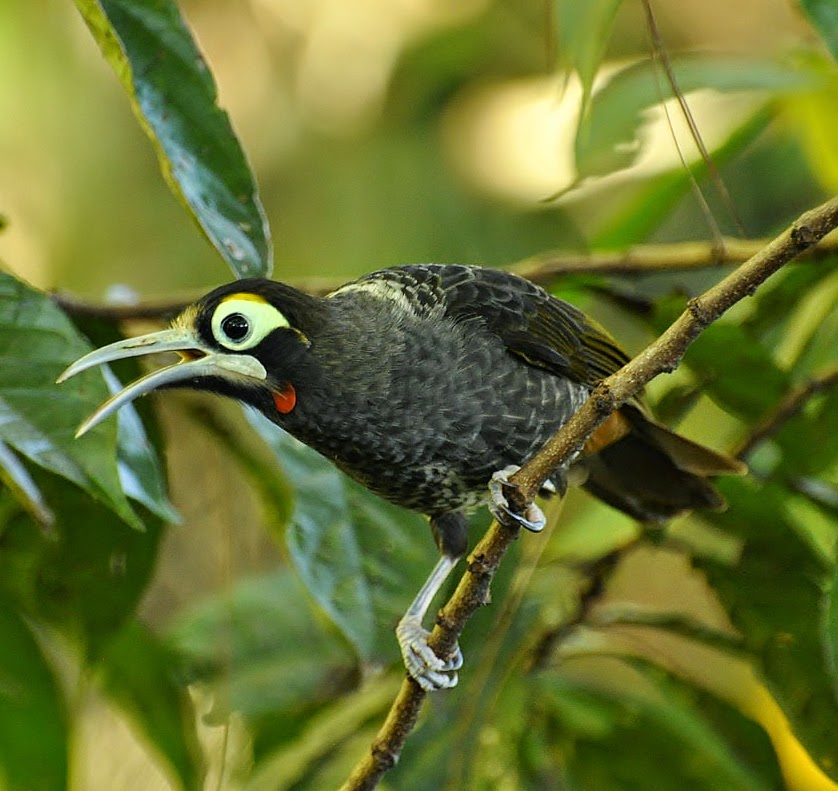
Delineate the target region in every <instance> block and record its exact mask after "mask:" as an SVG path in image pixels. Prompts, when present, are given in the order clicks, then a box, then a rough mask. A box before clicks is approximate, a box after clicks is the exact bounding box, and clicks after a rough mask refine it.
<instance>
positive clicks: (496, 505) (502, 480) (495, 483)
mask: <svg viewBox="0 0 838 791" xmlns="http://www.w3.org/2000/svg"><path fill="white" fill-rule="evenodd" d="M520 469H521V468H520V467H518V466H516V465H514V464H512V465H510V466H509V467H504V469H502V470H498V471H497V472H496V473H495V474H494V475H493V476H492V480H491V481H489V494H490V496H491V501H490V503H489V510H490V511H491V512H492V515H493V516H494V517H495V518H496V519H497V520H498V521H499V522H503V523H507V524H508V521H507V520H509V519H512V520H514V521H515V522H516V523H517V524H518V525H520V526H521V527H524V528H526V529H527V530H529V531H531V532H533V533H540V532H541V531H542V530H544V525H546V524H547V520H546V518H545V517H544V512H543V511H542V510H541V509H540V508H539V507H538V506H537V505H536V504H535V503H530V504H529V506H528V507H527V512H526V513H525V514H523V515H521V514H516V513H515V512H514V511H512V509H511V508H510V507H509V500H507V499H506V495H505V494H504V493H503V490H504V487H509V488H514V487H515V484H514V483H511V482H510V480H509V476H510V475H514V474H515V473H516V472H518V470H520Z"/></svg>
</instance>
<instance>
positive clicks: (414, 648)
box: [396, 615, 463, 692]
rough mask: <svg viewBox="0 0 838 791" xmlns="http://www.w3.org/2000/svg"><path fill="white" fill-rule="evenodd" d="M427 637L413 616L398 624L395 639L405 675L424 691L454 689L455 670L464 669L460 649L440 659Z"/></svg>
mask: <svg viewBox="0 0 838 791" xmlns="http://www.w3.org/2000/svg"><path fill="white" fill-rule="evenodd" d="M429 635H430V632H428V630H427V629H425V628H423V626H422V622H421V621H420V620H419V619H418V618H416V617H415V616H410V615H406V616H405V617H404V618H402V619H401V621H399V625H398V626H397V627H396V638H397V639H398V641H399V648H401V652H402V658H403V659H404V666H405V667H406V668H407V672H408V673H409V674H410V676H411V678H413V680H414V681H416V683H417V684H419V686H420V687H422V689H424V690H425V691H426V692H434V691H436V690H438V689H450V688H451V687H455V686H457V671H458V670H459V669H460V668H461V667H462V666H463V653H462V651H460V647H459V646H457V647H456V649H455V651H454V653H453V654H452V655H451V656H450V657H448V659H440V658H439V657H438V656H437V655H436V653H434V651H433V649H432V648H431V647H430V646H429V645H428V636H429Z"/></svg>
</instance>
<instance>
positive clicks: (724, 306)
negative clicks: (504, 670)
mask: <svg viewBox="0 0 838 791" xmlns="http://www.w3.org/2000/svg"><path fill="white" fill-rule="evenodd" d="M836 227H838V198H833V199H832V200H830V201H828V202H826V203H824V204H823V205H821V206H819V207H818V208H816V209H813V210H811V211H808V212H806V213H805V214H803V215H802V216H801V217H800V218H799V219H798V220H797V221H796V222H795V223H794V224H793V225H792V226H791V227H790V228H789V229H788V230H786V231H785V232H784V233H783V234H781V235H780V236H778V237H777V238H776V239H774V240H773V241H772V242H771V243H770V244H768V245H767V246H766V247H764V248H763V249H762V250H760V251H759V252H757V253H756V254H755V255H753V256H752V257H751V258H749V259H748V260H747V261H746V262H745V263H744V264H742V266H740V267H739V268H738V269H736V270H735V271H734V272H732V273H731V274H730V275H728V276H727V277H726V278H725V279H724V280H722V281H721V282H720V283H718V284H717V285H716V286H714V287H713V288H711V289H709V290H708V291H706V292H705V293H704V294H702V295H701V296H699V297H696V298H695V299H692V300H690V302H689V304H688V306H687V310H686V311H684V313H683V314H682V315H681V316H680V317H679V318H678V319H677V320H676V321H675V322H674V323H673V324H672V325H671V326H670V327H669V329H668V330H667V331H666V332H665V333H664V334H663V335H661V337H660V338H658V339H657V340H656V341H655V342H654V343H652V344H651V345H650V346H648V347H647V348H646V349H645V350H644V351H643V352H641V353H640V354H639V355H638V356H637V357H635V358H634V359H633V360H632V361H631V362H629V363H628V364H627V365H625V366H624V367H623V368H622V369H621V370H620V371H618V372H617V373H616V374H614V375H613V376H609V377H608V378H607V379H605V380H603V381H602V382H601V383H600V384H599V385H598V386H597V387H596V388H595V389H594V391H593V393H592V394H591V396H590V398H589V399H588V400H587V402H586V403H585V404H584V405H583V406H582V408H581V409H580V410H579V411H578V412H577V413H576V414H575V415H574V416H573V417H572V418H571V419H570V420H569V421H568V422H567V423H566V424H565V425H564V426H563V427H562V428H561V430H560V431H559V432H558V433H557V434H556V435H555V436H554V437H553V438H552V439H551V440H550V441H549V442H547V444H546V445H545V446H544V447H543V448H542V449H541V451H539V453H537V454H536V455H535V456H534V457H533V458H532V459H531V460H530V461H528V462H527V463H526V464H525V465H524V466H523V467H522V468H521V470H520V471H519V472H518V473H516V474H515V475H514V476H513V477H512V479H513V481H514V482H515V483H516V484H517V485H518V487H519V490H518V492H517V494H518V497H516V498H515V499H516V500H517V502H516V503H514V505H515V506H516V507H517V508H519V509H523V508H524V507H525V506H526V504H527V503H528V502H530V501H532V499H533V497H534V496H535V494H536V493H537V492H538V490H539V488H540V487H541V484H542V483H543V482H544V481H545V480H546V479H547V478H548V477H549V476H550V474H551V473H552V472H553V471H554V470H555V469H557V468H558V467H559V466H561V465H562V464H564V463H566V462H567V461H568V460H569V459H570V458H572V456H573V455H574V454H575V453H576V452H577V451H578V450H579V449H580V448H581V447H582V445H583V444H584V443H585V440H586V439H587V438H588V437H589V436H590V435H591V433H592V432H593V431H594V430H595V429H596V427H597V426H598V425H599V424H600V423H602V422H603V421H604V420H605V419H606V418H607V417H608V415H610V414H611V413H612V412H613V411H614V410H615V409H617V408H619V407H620V406H621V405H622V404H623V403H625V402H626V401H627V400H628V399H630V398H631V397H632V396H633V395H635V394H636V393H638V392H639V391H640V390H641V389H642V388H643V386H644V385H646V384H647V383H648V382H649V381H650V380H651V379H653V378H654V377H655V376H657V375H658V374H661V373H667V372H671V371H673V370H675V368H676V367H677V366H678V364H679V363H680V361H681V359H682V357H683V356H684V353H685V351H686V350H687V347H688V346H689V345H690V344H691V343H692V342H693V341H694V340H695V339H696V337H698V335H699V334H700V333H701V331H702V330H703V329H705V328H706V327H707V326H708V325H709V324H710V323H711V322H713V321H715V320H716V319H718V318H719V317H720V316H721V315H722V314H723V313H725V311H727V310H728V309H729V308H730V307H732V306H733V305H734V304H736V303H737V302H738V301H739V300H741V299H743V298H744V297H746V296H749V295H752V294H753V293H754V292H755V291H756V289H757V288H758V287H759V285H760V284H761V283H763V282H764V281H765V280H767V279H768V278H769V277H770V276H771V275H772V274H774V273H775V272H776V271H777V270H778V269H780V268H781V267H782V266H783V265H784V264H786V263H787V262H789V261H791V260H792V259H793V258H795V257H796V256H798V255H800V254H801V253H802V252H803V251H805V250H807V249H808V248H810V247H812V246H813V245H815V244H817V242H818V241H819V240H820V239H822V238H823V237H824V236H825V235H826V234H827V233H829V232H830V231H832V230H833V229H834V228H836ZM517 534H518V529H517V528H509V527H506V526H504V525H502V524H499V523H498V522H497V521H495V522H493V523H492V525H491V526H490V527H489V530H488V531H487V532H486V534H485V535H484V536H483V538H482V539H481V540H480V542H479V543H478V544H477V546H476V547H475V549H474V551H473V552H472V554H471V555H470V556H469V559H468V567H467V570H466V573H465V574H464V575H463V577H462V579H461V580H460V583H459V585H458V586H457V589H456V591H455V592H454V594H453V595H452V596H451V598H450V599H449V601H448V602H447V603H446V604H445V605H444V606H443V608H442V610H441V611H440V613H439V615H438V617H437V624H436V626H435V627H434V630H433V633H432V635H431V637H430V640H429V643H430V645H431V647H432V648H433V649H434V650H435V651H436V652H437V653H439V654H440V655H441V656H445V655H446V654H447V653H448V652H449V651H450V649H452V648H453V646H454V644H455V643H456V641H457V639H458V637H459V635H460V634H461V632H462V631H463V628H464V626H465V624H466V622H467V621H468V620H469V619H470V618H471V617H472V616H473V615H474V613H475V612H476V611H477V610H478V609H479V608H480V607H481V606H483V605H484V604H486V603H487V602H488V600H489V585H490V583H491V581H492V578H493V577H494V574H495V572H496V571H497V569H498V567H499V565H500V563H501V561H502V559H503V556H504V554H505V553H506V551H507V550H508V549H509V547H510V545H511V544H512V542H513V541H514V540H515V538H516V537H517ZM425 696H426V693H425V692H424V691H423V690H422V689H421V687H419V685H418V684H416V683H415V682H414V681H413V680H411V679H405V681H404V682H403V683H402V686H401V689H400V690H399V693H398V695H397V696H396V699H395V700H394V701H393V704H392V706H391V708H390V712H389V714H388V715H387V718H386V720H385V722H384V724H383V725H382V727H381V730H380V731H379V732H378V735H377V736H376V738H375V740H374V741H373V743H372V745H371V748H370V750H369V752H368V753H367V754H366V755H365V756H364V757H363V758H362V759H361V761H359V763H358V764H357V765H356V766H355V768H354V769H353V770H352V773H351V774H350V776H349V778H348V780H347V781H346V783H345V784H344V786H343V789H342V791H361V790H362V789H372V788H375V786H376V785H377V784H378V781H379V780H380V779H381V778H382V777H383V775H384V774H385V773H386V772H387V771H388V770H389V769H391V768H392V767H393V766H395V764H396V762H397V761H398V759H399V755H400V754H401V751H402V749H403V747H404V744H405V742H406V740H407V737H408V736H409V734H410V732H411V730H412V729H413V727H414V726H415V724H416V721H417V719H418V717H419V713H420V710H421V708H422V703H423V702H424V699H425Z"/></svg>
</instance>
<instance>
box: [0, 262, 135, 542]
mask: <svg viewBox="0 0 838 791" xmlns="http://www.w3.org/2000/svg"><path fill="white" fill-rule="evenodd" d="M88 351H90V347H89V346H88V345H87V344H86V343H85V341H84V340H83V339H82V338H81V336H80V335H79V334H78V333H77V332H76V330H75V328H74V327H73V325H72V324H71V323H70V322H69V320H68V319H67V318H66V316H64V314H63V313H62V312H61V311H60V310H59V309H58V308H57V307H56V306H55V305H54V304H53V303H52V302H51V301H50V300H49V299H48V298H47V297H46V296H44V295H43V294H41V293H39V292H37V291H35V290H34V289H31V288H29V287H28V286H26V285H24V284H23V283H21V282H20V281H17V280H15V279H14V278H12V277H10V276H9V275H5V274H0V441H3V442H5V443H6V444H8V445H9V446H11V447H12V448H15V449H16V450H17V451H18V452H20V453H21V454H23V455H24V456H26V457H27V458H29V459H31V460H32V461H34V462H35V463H36V464H39V465H40V466H42V467H44V468H46V469H48V470H51V471H53V472H56V473H58V474H59V475H62V476H63V477H65V478H67V479H69V480H71V481H73V482H74V483H76V484H77V485H79V486H81V487H83V488H84V489H85V490H87V491H88V492H90V494H92V495H93V496H94V497H96V498H97V499H98V500H100V501H101V502H103V503H105V504H107V505H108V506H109V507H110V508H111V509H113V511H114V512H115V513H116V514H118V515H119V516H120V517H121V518H122V519H123V520H125V521H126V522H127V523H128V524H130V525H132V526H134V527H138V528H141V527H142V523H141V522H140V521H139V520H138V518H137V516H136V514H135V513H134V512H133V511H132V510H131V506H130V505H129V504H128V500H127V499H126V498H125V494H124V493H123V491H122V487H121V485H120V480H119V475H118V472H117V461H116V442H117V437H116V425H115V424H114V422H113V421H108V422H106V423H105V424H103V425H100V426H97V427H96V428H95V429H93V430H92V431H90V432H89V433H88V434H86V435H85V436H84V437H82V438H81V439H79V440H76V439H75V437H74V435H75V431H76V428H77V427H78V425H79V424H80V423H81V422H82V420H84V418H85V417H87V416H88V415H89V414H90V413H91V412H92V411H93V410H94V409H95V408H96V407H97V406H98V405H99V404H100V403H101V402H102V401H104V400H105V399H106V398H107V396H108V390H107V388H106V387H105V384H104V381H103V380H102V376H101V374H99V373H97V372H95V371H90V372H85V373H82V374H79V375H78V376H77V377H74V378H73V379H71V380H69V382H67V383H66V384H64V385H62V386H61V387H59V386H57V385H56V384H55V379H56V377H57V376H58V374H60V373H61V371H62V370H64V368H66V367H67V366H68V365H69V364H70V363H71V362H73V361H74V360H76V359H77V358H79V357H81V356H82V355H83V354H85V353H86V352H88Z"/></svg>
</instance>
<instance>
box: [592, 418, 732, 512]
mask: <svg viewBox="0 0 838 791" xmlns="http://www.w3.org/2000/svg"><path fill="white" fill-rule="evenodd" d="M600 432H601V433H600ZM585 453H586V458H585V460H584V462H583V464H584V466H585V467H586V468H587V473H588V478H587V481H586V482H585V484H584V486H585V488H586V489H588V491H590V492H591V493H592V494H593V495H595V496H596V497H598V498H599V499H601V500H603V501H605V502H606V503H608V504H609V505H612V506H614V507H615V508H618V509H620V510H621V511H624V512H625V513H627V514H629V515H630V516H633V517H634V518H635V519H640V520H643V521H663V520H666V519H671V518H672V517H673V516H676V515H678V514H680V513H682V512H684V511H689V510H692V509H694V508H708V509H711V510H721V509H723V508H724V507H725V501H724V498H723V497H722V496H721V494H719V492H718V491H717V490H716V488H715V487H714V486H713V484H712V483H711V482H710V481H709V480H708V478H712V477H714V476H717V475H744V474H745V473H746V472H747V471H748V468H747V467H746V465H745V464H743V463H742V462H741V461H738V460H737V459H733V458H730V457H728V456H725V455H723V454H721V453H717V452H716V451H714V450H711V449H710V448H706V447H704V446H703V445H699V444H698V443H696V442H693V441H692V440H689V439H687V438H686V437H682V436H681V435H680V434H676V433H675V432H674V431H671V430H670V429H668V428H666V426H662V425H661V424H660V423H656V422H655V421H653V420H651V419H650V418H649V417H648V416H647V415H645V414H644V413H643V412H642V411H641V410H640V409H639V408H637V407H635V406H631V405H627V406H624V407H623V408H622V409H621V410H620V411H619V412H617V413H615V414H614V415H612V417H611V418H610V419H609V421H606V423H605V424H604V425H603V426H602V427H600V429H599V430H598V432H595V433H594V435H593V437H592V438H591V440H590V441H589V443H588V445H586V448H585Z"/></svg>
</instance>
